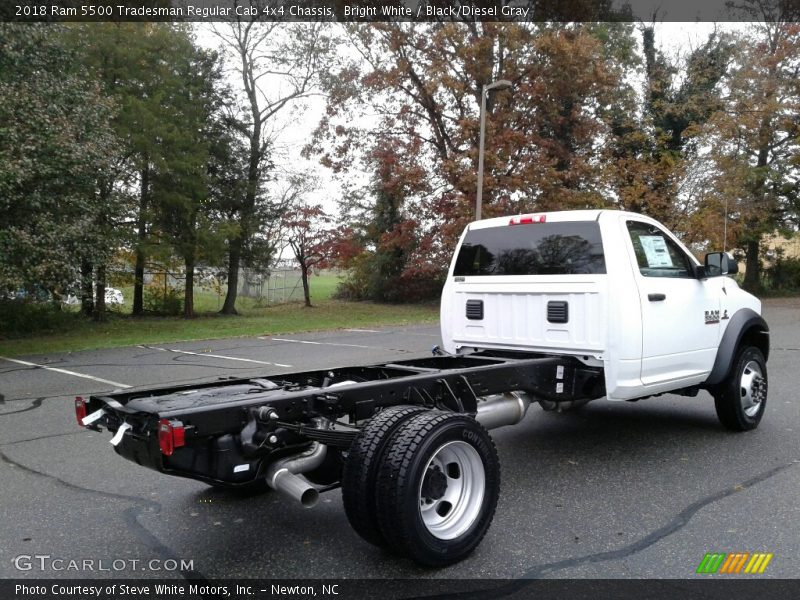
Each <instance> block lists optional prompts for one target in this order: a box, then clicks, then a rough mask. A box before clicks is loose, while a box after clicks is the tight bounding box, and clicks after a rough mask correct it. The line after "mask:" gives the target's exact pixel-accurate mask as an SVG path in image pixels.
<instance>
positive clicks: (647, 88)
mask: <svg viewBox="0 0 800 600" xmlns="http://www.w3.org/2000/svg"><path fill="white" fill-rule="evenodd" d="M640 32H641V36H642V48H643V53H644V79H643V83H644V86H643V89H642V90H640V91H637V90H636V89H635V88H634V87H633V86H632V85H626V86H620V88H619V89H618V94H619V100H618V102H616V103H615V104H614V105H612V107H611V108H610V110H609V112H608V114H607V116H606V118H607V120H608V122H609V124H610V136H609V142H608V144H607V146H606V151H605V159H606V161H607V163H608V165H609V167H610V169H609V172H610V174H611V177H610V183H611V186H612V189H613V190H614V193H615V194H616V196H617V197H618V199H619V205H620V208H623V209H626V210H631V211H634V212H639V213H642V214H647V215H649V216H652V217H654V218H656V219H658V220H660V221H662V222H664V223H665V224H666V225H667V226H668V227H669V228H670V229H672V230H673V231H677V232H679V233H680V234H684V237H685V238H690V237H693V236H692V235H691V234H692V233H694V237H697V236H701V237H702V236H704V235H705V234H707V233H708V232H707V231H703V230H704V228H703V227H702V223H698V222H697V221H696V220H694V219H691V216H692V215H693V214H694V213H695V212H696V211H697V210H698V208H699V207H698V206H697V205H696V204H695V203H692V202H688V201H687V196H688V195H689V194H687V193H686V191H687V189H688V188H689V187H691V185H692V184H693V183H694V181H693V180H694V179H696V178H697V177H698V176H699V175H700V173H699V172H698V170H697V168H696V166H697V164H698V158H699V155H698V148H699V147H700V144H699V142H698V134H699V133H700V132H701V128H702V126H703V124H704V123H706V122H708V120H709V119H711V118H712V117H713V116H714V115H715V114H716V113H717V111H719V110H720V109H721V107H722V99H721V87H722V85H721V84H722V82H723V81H724V78H725V76H726V74H727V71H728V67H729V64H730V58H731V53H732V43H731V40H730V38H729V36H726V35H721V34H718V33H717V32H713V33H711V35H709V37H708V39H707V40H706V41H705V42H704V43H702V44H701V45H700V46H698V47H697V48H694V49H691V50H690V51H689V52H687V53H686V54H685V56H683V57H682V59H681V58H670V57H668V56H666V55H665V54H664V53H663V52H661V51H660V50H659V49H658V48H657V45H656V29H655V27H654V26H653V25H650V26H642V27H641V29H640ZM685 241H690V240H689V239H686V240H685Z"/></svg>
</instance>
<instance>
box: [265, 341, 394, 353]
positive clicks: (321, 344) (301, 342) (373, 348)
mask: <svg viewBox="0 0 800 600" xmlns="http://www.w3.org/2000/svg"><path fill="white" fill-rule="evenodd" d="M272 341H273V342H291V343H292V344H313V345H314V346H345V347H347V348H368V349H371V350H386V348H378V347H377V346H362V345H361V344H338V343H336V342H310V341H308V340H287V339H286V338H272Z"/></svg>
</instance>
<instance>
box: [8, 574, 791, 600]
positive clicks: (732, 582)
mask: <svg viewBox="0 0 800 600" xmlns="http://www.w3.org/2000/svg"><path fill="white" fill-rule="evenodd" d="M799 596H800V580H761V579H759V580H755V579H744V578H742V577H732V578H729V579H716V578H715V579H691V580H680V579H658V580H648V579H634V580H620V579H600V580H592V579H578V580H575V579H573V580H565V579H557V580H531V579H527V580H526V579H516V580H502V579H500V580H482V579H411V580H403V579H400V580H398V579H339V580H337V579H330V580H315V579H311V580H269V579H242V580H227V579H226V580H211V581H187V580H183V579H181V580H152V579H141V580H136V579H128V580H122V579H120V580H102V579H95V580H93V579H61V580H34V579H24V580H23V579H5V580H0V598H3V600H88V599H96V600H151V599H152V600H156V599H158V600H171V599H172V600H183V599H195V598H197V599H202V600H210V599H218V598H219V599H229V600H276V599H278V598H292V599H295V600H310V599H312V598H316V599H320V600H323V599H325V600H352V599H361V598H380V600H406V599H411V598H420V599H422V598H426V599H434V598H436V599H441V600H473V599H474V600H478V599H484V598H485V599H494V598H513V599H528V598H530V599H536V600H580V599H583V598H585V599H587V600H589V599H591V600H604V599H606V598H608V599H612V598H613V599H615V600H662V599H663V600H673V599H675V598H680V599H681V600H691V599H695V598H696V599H698V600H700V599H702V600H715V599H719V600H764V599H765V598H768V599H769V600H790V599H791V600H796V599H797V598H798V597H799Z"/></svg>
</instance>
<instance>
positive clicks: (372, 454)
mask: <svg viewBox="0 0 800 600" xmlns="http://www.w3.org/2000/svg"><path fill="white" fill-rule="evenodd" d="M425 410H426V409H425V408H423V407H421V406H392V407H390V408H385V409H383V410H382V411H381V412H379V413H378V414H377V415H376V416H374V417H373V418H372V419H370V421H369V422H367V424H366V425H365V426H364V428H363V429H362V430H361V431H360V432H359V433H358V436H357V437H356V439H355V440H353V444H352V445H351V446H350V450H349V451H348V455H347V460H346V461H345V463H344V469H343V470H342V502H343V504H344V511H345V514H347V520H348V521H350V525H351V526H352V527H353V529H355V531H356V533H357V534H358V535H360V536H361V537H362V538H364V539H365V540H366V541H368V542H369V543H370V544H373V545H375V546H385V545H386V540H385V539H384V537H383V535H381V532H380V529H379V527H378V517H377V514H376V508H375V479H376V477H377V472H378V468H379V467H380V464H381V458H382V457H383V455H384V453H385V452H386V448H387V445H388V443H389V439H390V438H391V437H392V434H393V433H394V432H395V431H396V430H397V428H398V427H400V426H401V425H402V424H403V423H404V422H405V421H407V420H408V419H410V418H411V417H413V416H415V415H418V414H419V413H421V412H423V411H425Z"/></svg>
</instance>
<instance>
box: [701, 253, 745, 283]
mask: <svg viewBox="0 0 800 600" xmlns="http://www.w3.org/2000/svg"><path fill="white" fill-rule="evenodd" d="M738 272H739V263H737V262H736V260H734V258H733V257H732V256H731V255H730V254H728V253H727V252H711V253H710V254H706V260H705V276H706V277H719V276H721V275H736V274H737V273H738Z"/></svg>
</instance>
